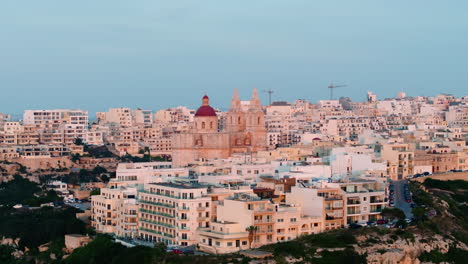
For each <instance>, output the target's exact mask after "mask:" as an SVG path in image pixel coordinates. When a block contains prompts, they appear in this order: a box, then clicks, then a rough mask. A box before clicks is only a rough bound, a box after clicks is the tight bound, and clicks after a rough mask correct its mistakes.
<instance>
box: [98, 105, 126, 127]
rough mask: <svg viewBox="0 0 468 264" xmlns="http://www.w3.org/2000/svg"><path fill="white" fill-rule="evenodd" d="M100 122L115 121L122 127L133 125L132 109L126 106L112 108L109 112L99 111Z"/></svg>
mask: <svg viewBox="0 0 468 264" xmlns="http://www.w3.org/2000/svg"><path fill="white" fill-rule="evenodd" d="M96 117H97V119H98V121H99V123H104V124H106V123H114V124H117V125H118V126H120V127H131V126H132V110H131V109H130V108H126V107H120V108H110V109H109V110H108V111H107V112H98V113H96Z"/></svg>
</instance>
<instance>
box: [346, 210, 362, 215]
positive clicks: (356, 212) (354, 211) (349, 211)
mask: <svg viewBox="0 0 468 264" xmlns="http://www.w3.org/2000/svg"><path fill="white" fill-rule="evenodd" d="M347 214H348V215H357V214H361V211H360V210H348V211H347Z"/></svg>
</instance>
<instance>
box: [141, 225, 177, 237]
mask: <svg viewBox="0 0 468 264" xmlns="http://www.w3.org/2000/svg"><path fill="white" fill-rule="evenodd" d="M140 230H142V231H145V232H150V233H153V234H157V235H161V236H165V237H168V238H174V236H173V235H171V234H168V233H164V232H159V231H156V230H151V229H148V228H144V227H140Z"/></svg>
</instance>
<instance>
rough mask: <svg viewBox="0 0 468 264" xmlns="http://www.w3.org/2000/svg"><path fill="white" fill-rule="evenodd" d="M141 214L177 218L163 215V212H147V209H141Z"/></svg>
mask: <svg viewBox="0 0 468 264" xmlns="http://www.w3.org/2000/svg"><path fill="white" fill-rule="evenodd" d="M140 212H143V213H148V214H154V215H160V216H164V217H169V218H174V217H175V216H173V215H170V214H166V213H162V212H156V211H151V210H146V209H141V208H140Z"/></svg>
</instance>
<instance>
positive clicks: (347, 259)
mask: <svg viewBox="0 0 468 264" xmlns="http://www.w3.org/2000/svg"><path fill="white" fill-rule="evenodd" d="M355 232H357V231H355ZM356 243H357V242H356V239H355V233H354V232H352V231H351V230H347V229H340V230H335V231H330V232H326V233H320V234H315V235H305V236H301V237H299V238H297V239H295V240H292V241H287V242H281V243H277V244H272V245H268V246H264V247H262V248H261V249H262V250H266V251H270V252H273V255H274V256H275V259H277V260H280V262H281V261H283V260H284V257H286V256H292V257H294V258H302V259H304V260H305V261H306V262H305V263H366V259H365V256H360V255H359V254H357V253H356V252H355V251H354V250H353V248H352V247H351V246H352V245H353V244H356ZM319 248H335V249H337V250H336V251H333V252H331V251H326V250H325V251H321V252H318V251H317V250H318V249H319ZM339 248H344V250H340V249H339Z"/></svg>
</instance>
